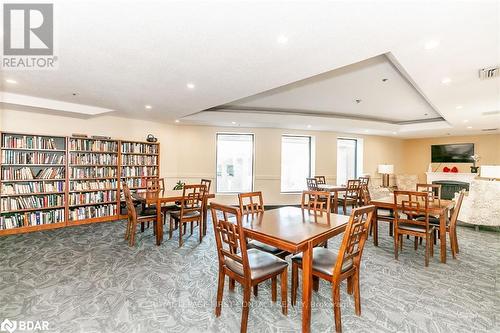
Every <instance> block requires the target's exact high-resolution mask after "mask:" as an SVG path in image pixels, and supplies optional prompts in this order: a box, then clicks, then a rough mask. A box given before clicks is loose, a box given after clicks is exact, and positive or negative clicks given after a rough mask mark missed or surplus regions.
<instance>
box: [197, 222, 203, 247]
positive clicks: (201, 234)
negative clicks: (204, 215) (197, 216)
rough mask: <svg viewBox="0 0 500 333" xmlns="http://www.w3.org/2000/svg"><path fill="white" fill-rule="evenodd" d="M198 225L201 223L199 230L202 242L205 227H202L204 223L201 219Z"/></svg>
mask: <svg viewBox="0 0 500 333" xmlns="http://www.w3.org/2000/svg"><path fill="white" fill-rule="evenodd" d="M198 225H199V228H198V232H199V235H200V243H201V241H202V240H203V228H202V226H203V224H202V223H201V221H200V222H199V223H198Z"/></svg>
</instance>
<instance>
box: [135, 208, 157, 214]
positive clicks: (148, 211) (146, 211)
mask: <svg viewBox="0 0 500 333" xmlns="http://www.w3.org/2000/svg"><path fill="white" fill-rule="evenodd" d="M139 215H140V216H149V215H156V206H149V207H146V208H144V209H143V210H142V211H141V212H140V214H139Z"/></svg>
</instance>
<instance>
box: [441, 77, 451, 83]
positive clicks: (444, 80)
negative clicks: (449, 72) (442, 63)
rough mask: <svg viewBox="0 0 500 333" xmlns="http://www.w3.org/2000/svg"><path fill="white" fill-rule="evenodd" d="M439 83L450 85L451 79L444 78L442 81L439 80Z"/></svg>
mask: <svg viewBox="0 0 500 333" xmlns="http://www.w3.org/2000/svg"><path fill="white" fill-rule="evenodd" d="M441 83H442V84H450V83H451V79H450V78H449V77H445V78H444V79H442V80H441Z"/></svg>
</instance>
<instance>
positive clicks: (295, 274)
mask: <svg viewBox="0 0 500 333" xmlns="http://www.w3.org/2000/svg"><path fill="white" fill-rule="evenodd" d="M298 280H299V265H297V264H295V263H292V290H291V303H292V306H295V304H296V303H297V287H298V282H299V281H298Z"/></svg>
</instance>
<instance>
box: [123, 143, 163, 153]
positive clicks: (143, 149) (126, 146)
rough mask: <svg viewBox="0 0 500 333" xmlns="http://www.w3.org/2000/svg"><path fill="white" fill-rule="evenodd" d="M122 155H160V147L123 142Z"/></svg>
mask: <svg viewBox="0 0 500 333" xmlns="http://www.w3.org/2000/svg"><path fill="white" fill-rule="evenodd" d="M122 153H134V154H158V145H154V144H147V143H132V142H122Z"/></svg>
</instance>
